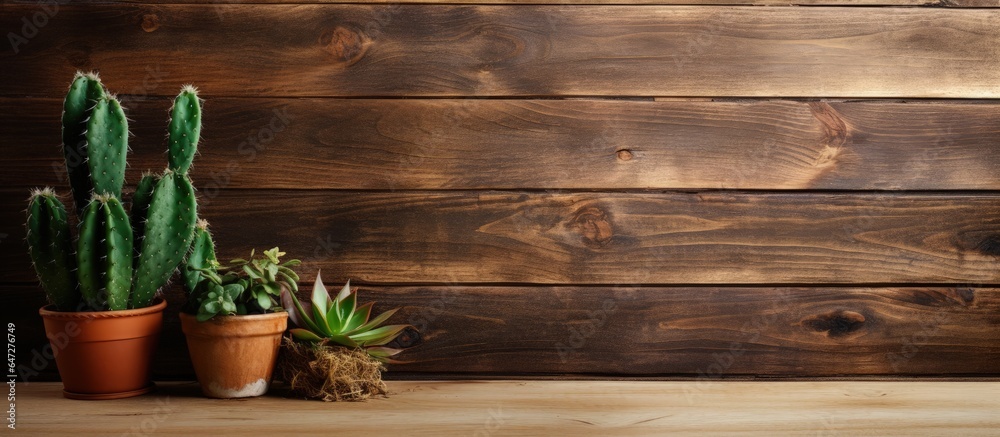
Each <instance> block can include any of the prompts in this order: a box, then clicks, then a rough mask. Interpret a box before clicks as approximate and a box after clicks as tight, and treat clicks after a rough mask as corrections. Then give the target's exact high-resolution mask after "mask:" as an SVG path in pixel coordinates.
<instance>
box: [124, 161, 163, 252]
mask: <svg viewBox="0 0 1000 437" xmlns="http://www.w3.org/2000/svg"><path fill="white" fill-rule="evenodd" d="M159 180H160V177H159V176H156V175H154V174H152V173H146V174H143V175H142V179H139V185H137V186H136V188H135V194H133V195H132V211H131V214H132V234H133V241H134V243H135V250H134V251H133V254H132V255H133V259H132V261H133V262H132V267H133V268H137V267H138V265H139V253H140V252H141V249H142V239H143V236H144V235H145V234H146V215H147V214H148V213H149V202H150V200H152V198H153V187H155V186H156V182H157V181H159Z"/></svg>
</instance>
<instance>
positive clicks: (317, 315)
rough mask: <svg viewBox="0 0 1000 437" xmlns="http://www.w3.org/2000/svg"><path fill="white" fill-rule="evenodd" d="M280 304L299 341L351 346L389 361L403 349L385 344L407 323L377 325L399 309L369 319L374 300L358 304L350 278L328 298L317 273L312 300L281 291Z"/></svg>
mask: <svg viewBox="0 0 1000 437" xmlns="http://www.w3.org/2000/svg"><path fill="white" fill-rule="evenodd" d="M281 303H282V305H283V306H284V307H285V311H287V312H288V318H289V319H290V320H291V321H292V323H294V324H295V325H296V326H297V328H293V329H290V330H289V332H291V334H292V337H293V338H294V339H296V340H298V341H304V342H312V343H319V344H325V343H327V342H332V343H335V344H339V345H341V346H346V347H350V348H362V349H364V350H365V351H366V352H367V353H368V355H370V356H371V357H372V358H375V359H376V360H379V361H382V362H391V361H392V360H390V357H392V356H394V355H396V354H398V353H400V352H402V351H403V350H402V349H395V348H390V347H385V345H386V344H388V343H390V342H392V341H393V340H395V339H396V337H398V336H399V335H400V334H401V333H402V332H403V330H404V329H406V328H410V327H411V326H410V325H387V326H379V325H381V324H382V323H384V322H385V321H386V320H388V319H389V318H390V317H392V315H393V314H395V313H396V311H397V310H399V309H398V308H395V309H391V310H389V311H386V312H384V313H382V314H379V315H378V316H375V317H374V318H371V311H372V306H373V305H374V304H375V303H374V302H368V303H366V304H362V305H358V290H357V289H354V290H352V289H351V281H349V280H348V281H347V284H345V285H344V287H343V288H342V289H341V290H340V293H338V294H337V296H336V297H335V298H331V297H330V293H329V292H328V291H327V289H326V286H325V285H323V278H322V276H320V274H319V273H316V283H315V284H314V285H313V291H312V303H311V304H309V303H305V304H303V303H302V302H299V299H298V297H296V296H295V293H294V292H293V291H289V290H284V291H282V293H281Z"/></svg>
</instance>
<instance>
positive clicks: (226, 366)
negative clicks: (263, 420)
mask: <svg viewBox="0 0 1000 437" xmlns="http://www.w3.org/2000/svg"><path fill="white" fill-rule="evenodd" d="M287 326H288V313H285V312H280V313H268V314H253V315H246V316H223V317H214V318H212V319H210V320H208V321H206V322H199V321H198V319H196V318H195V316H193V315H191V314H185V313H181V329H182V330H184V336H185V337H187V345H188V351H189V352H190V353H191V362H192V363H193V364H194V373H195V374H196V375H197V376H198V383H199V384H201V391H202V393H204V394H205V396H208V397H210V398H245V397H250V396H260V395H262V394H264V393H267V388H268V386H269V385H270V384H271V374H272V373H273V372H274V362H275V360H276V359H277V358H278V346H279V345H280V344H281V334H282V333H283V332H285V328H286V327H287Z"/></svg>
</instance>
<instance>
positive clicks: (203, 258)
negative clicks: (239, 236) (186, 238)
mask: <svg viewBox="0 0 1000 437" xmlns="http://www.w3.org/2000/svg"><path fill="white" fill-rule="evenodd" d="M213 261H214V262H218V260H217V259H216V258H215V243H214V242H212V233H211V232H209V231H208V222H207V221H205V220H198V224H197V226H196V227H195V230H194V240H193V241H192V242H191V250H190V251H189V252H188V256H187V260H185V261H184V263H183V264H181V275H182V276H183V277H184V289H185V290H186V291H187V292H188V294H191V293H194V290H195V288H196V287H198V283H199V282H201V280H202V277H201V272H200V271H198V269H208V268H211V267H212V266H213V265H214V263H213Z"/></svg>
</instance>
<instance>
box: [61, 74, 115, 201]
mask: <svg viewBox="0 0 1000 437" xmlns="http://www.w3.org/2000/svg"><path fill="white" fill-rule="evenodd" d="M106 95H107V94H106V93H105V92H104V86H103V85H101V79H100V78H99V77H98V76H97V75H96V74H93V73H88V74H83V73H76V77H74V78H73V84H72V85H70V87H69V92H68V93H66V101H65V102H64V103H63V115H62V143H63V153H64V154H65V155H66V171H67V172H68V173H69V183H70V186H71V188H72V190H73V202H74V205H75V209H76V212H77V214H79V213H81V212H82V211H83V208H84V207H85V206H87V202H88V201H89V200H90V192H91V190H92V187H91V183H90V170H89V168H88V167H87V139H86V137H85V136H84V135H85V132H86V130H87V120H88V119H89V118H90V112H91V109H93V108H94V106H95V105H97V101H98V100H101V99H103V98H105V96H106Z"/></svg>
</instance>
